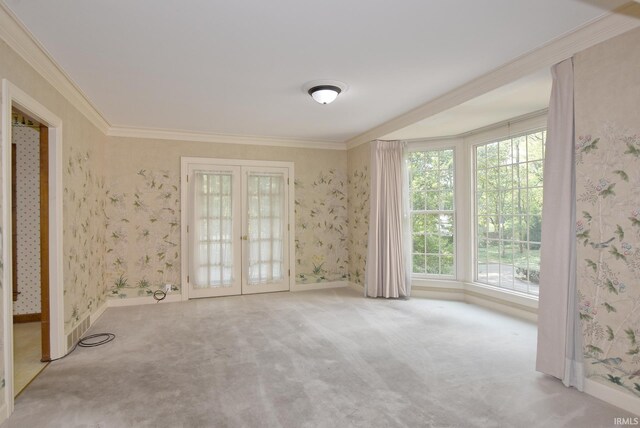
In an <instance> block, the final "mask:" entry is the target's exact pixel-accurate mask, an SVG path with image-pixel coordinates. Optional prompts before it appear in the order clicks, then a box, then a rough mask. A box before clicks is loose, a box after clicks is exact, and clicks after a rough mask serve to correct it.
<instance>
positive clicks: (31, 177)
mask: <svg viewBox="0 0 640 428" xmlns="http://www.w3.org/2000/svg"><path fill="white" fill-rule="evenodd" d="M11 139H12V143H13V147H14V149H15V150H16V183H15V186H16V228H17V237H16V238H17V239H16V241H17V242H16V244H17V247H18V248H17V253H16V257H17V268H18V269H17V275H16V277H17V282H18V291H19V292H20V294H18V299H17V300H16V301H14V302H13V313H14V314H37V313H40V130H39V129H38V128H33V127H29V126H14V127H13V128H12V129H11Z"/></svg>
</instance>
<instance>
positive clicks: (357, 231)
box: [347, 144, 370, 285]
mask: <svg viewBox="0 0 640 428" xmlns="http://www.w3.org/2000/svg"><path fill="white" fill-rule="evenodd" d="M347 156H348V163H347V165H348V175H349V179H348V189H349V190H348V194H349V239H348V240H349V242H348V244H349V245H348V247H349V259H348V260H349V281H350V282H351V283H354V284H358V285H364V273H365V266H366V260H367V245H368V233H369V192H370V182H369V156H370V154H369V145H368V144H364V145H362V146H359V147H357V148H355V149H352V150H349V152H348V154H347Z"/></svg>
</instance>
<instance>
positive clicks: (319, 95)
mask: <svg viewBox="0 0 640 428" xmlns="http://www.w3.org/2000/svg"><path fill="white" fill-rule="evenodd" d="M340 92H342V89H340V88H338V87H337V86H333V85H319V86H314V87H313V88H311V89H309V95H311V98H313V99H314V100H316V101H317V102H319V103H320V104H330V103H332V102H333V101H335V99H336V98H338V95H339V94H340Z"/></svg>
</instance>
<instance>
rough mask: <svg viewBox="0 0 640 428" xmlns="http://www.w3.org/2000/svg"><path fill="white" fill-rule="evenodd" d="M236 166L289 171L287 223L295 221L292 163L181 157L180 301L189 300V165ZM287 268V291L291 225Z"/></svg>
mask: <svg viewBox="0 0 640 428" xmlns="http://www.w3.org/2000/svg"><path fill="white" fill-rule="evenodd" d="M198 164H200V165H211V164H215V165H238V166H257V167H279V168H288V169H289V180H290V184H289V186H288V188H289V195H288V196H289V223H291V222H294V221H295V202H294V201H295V189H294V187H295V186H294V185H293V178H294V177H295V175H294V163H293V162H283V161H262V160H244V159H218V158H204V157H182V158H180V251H181V257H180V258H181V269H180V270H181V283H182V284H181V290H182V300H188V299H189V283H188V281H187V279H188V278H187V276H188V274H189V256H188V255H189V239H188V235H187V224H188V220H189V219H188V207H189V204H188V202H189V200H188V196H189V183H188V181H187V171H188V168H189V165H198ZM288 257H289V268H290V270H291V275H290V276H289V290H293V289H295V278H296V272H295V226H294V224H291V227H290V231H289V254H288Z"/></svg>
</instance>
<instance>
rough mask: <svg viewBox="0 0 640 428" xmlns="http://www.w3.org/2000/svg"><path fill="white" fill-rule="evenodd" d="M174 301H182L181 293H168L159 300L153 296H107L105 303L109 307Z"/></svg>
mask: <svg viewBox="0 0 640 428" xmlns="http://www.w3.org/2000/svg"><path fill="white" fill-rule="evenodd" d="M175 302H182V295H181V294H180V293H176V294H168V295H167V297H165V298H164V299H163V300H160V301H158V300H156V299H154V298H153V296H142V297H132V298H130V299H121V298H118V297H111V298H107V303H108V306H109V307H110V308H118V307H122V306H136V305H150V304H155V303H175Z"/></svg>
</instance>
